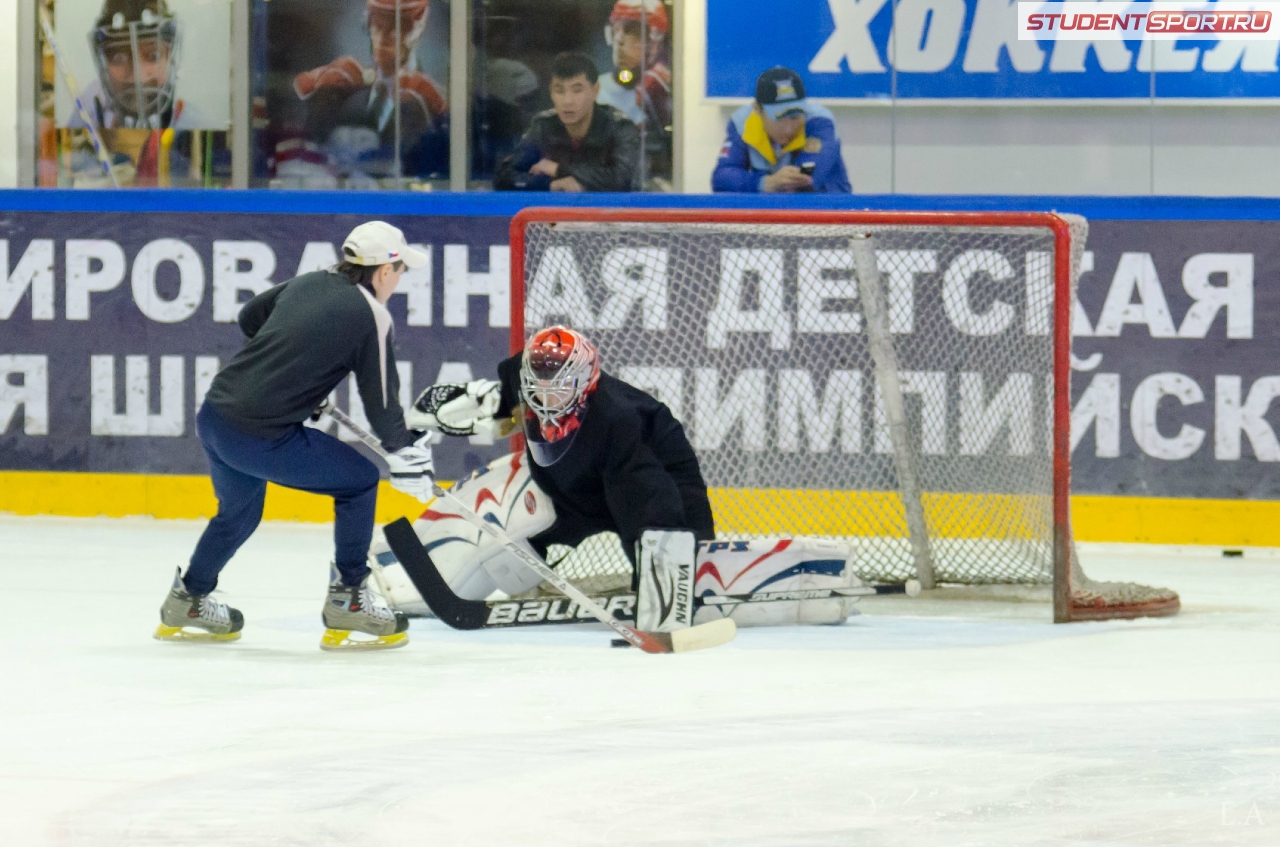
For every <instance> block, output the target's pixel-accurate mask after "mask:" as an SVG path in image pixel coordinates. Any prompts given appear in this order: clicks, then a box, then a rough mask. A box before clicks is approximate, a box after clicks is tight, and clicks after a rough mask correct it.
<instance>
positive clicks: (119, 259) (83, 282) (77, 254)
mask: <svg viewBox="0 0 1280 847" xmlns="http://www.w3.org/2000/svg"><path fill="white" fill-rule="evenodd" d="M66 256H67V285H66V292H67V302H66V305H65V307H64V308H65V309H66V313H67V320H69V321H87V320H89V295H90V294H92V293H97V292H102V291H111V290H112V289H114V288H116V287H117V286H118V285H120V283H121V282H123V281H124V272H125V267H126V262H125V258H124V251H123V250H121V249H120V245H119V244H117V243H115V242H114V241H102V240H98V239H83V240H81V239H77V238H71V239H68V240H67V245H66ZM95 261H96V262H98V263H99V265H100V267H99V268H98V269H97V270H96V271H95V270H93V269H92V267H93V263H94V262H95Z"/></svg>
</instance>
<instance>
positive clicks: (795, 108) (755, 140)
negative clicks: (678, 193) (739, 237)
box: [711, 67, 852, 194]
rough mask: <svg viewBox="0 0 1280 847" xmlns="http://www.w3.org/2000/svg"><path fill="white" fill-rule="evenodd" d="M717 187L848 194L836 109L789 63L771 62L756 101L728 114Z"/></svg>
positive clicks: (714, 184) (714, 177) (715, 181)
mask: <svg viewBox="0 0 1280 847" xmlns="http://www.w3.org/2000/svg"><path fill="white" fill-rule="evenodd" d="M711 188H712V190H713V191H736V192H747V193H759V192H769V193H773V192H782V193H787V192H801V191H816V192H819V193H824V194H848V193H850V191H852V189H851V188H850V187H849V176H848V174H846V173H845V169H844V160H843V159H841V158H840V139H838V138H836V125H835V120H834V119H833V118H832V115H831V112H830V111H828V110H827V109H826V108H824V107H823V106H819V105H818V104H817V103H811V102H809V100H807V99H806V98H805V93H804V82H803V81H802V80H801V79H800V75H799V74H797V73H796V72H795V71H793V70H791V69H790V68H782V67H777V68H770V69H769V70H767V71H765V72H764V73H762V74H760V78H759V79H757V80H756V99H755V102H753V103H750V104H748V105H746V106H743V107H742V108H741V109H739V110H738V111H736V112H734V113H733V117H732V118H730V119H729V127H728V130H727V132H726V137H725V140H724V146H723V147H721V148H720V160H719V161H718V162H717V163H716V170H715V173H713V174H712V175H711Z"/></svg>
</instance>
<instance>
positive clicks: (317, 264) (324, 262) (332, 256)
mask: <svg viewBox="0 0 1280 847" xmlns="http://www.w3.org/2000/svg"><path fill="white" fill-rule="evenodd" d="M336 264H338V251H337V250H335V249H334V247H333V245H332V244H331V243H329V242H328V241H308V242H307V246H306V247H303V248H302V258H300V259H298V269H297V270H296V271H294V274H293V275H294V276H302V275H303V274H309V273H311V272H313V271H327V270H328V269H329V268H331V267H333V266H334V265H336Z"/></svg>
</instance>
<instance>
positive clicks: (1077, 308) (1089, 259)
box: [1071, 250, 1093, 338]
mask: <svg viewBox="0 0 1280 847" xmlns="http://www.w3.org/2000/svg"><path fill="white" fill-rule="evenodd" d="M1091 271H1093V251H1092V250H1086V251H1084V255H1083V256H1081V257H1080V278H1081V279H1084V275H1085V274H1087V273H1090V272H1091ZM1071 334H1072V335H1074V336H1076V337H1077V338H1088V337H1090V336H1092V335H1093V324H1091V323H1090V322H1089V315H1088V313H1087V312H1085V310H1084V306H1081V305H1080V294H1079V292H1078V291H1076V292H1072V295H1071Z"/></svg>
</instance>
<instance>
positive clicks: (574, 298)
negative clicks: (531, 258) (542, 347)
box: [524, 247, 596, 329]
mask: <svg viewBox="0 0 1280 847" xmlns="http://www.w3.org/2000/svg"><path fill="white" fill-rule="evenodd" d="M524 315H525V318H524V319H525V326H526V327H527V328H536V327H544V326H550V325H551V324H552V323H553V319H556V320H565V321H568V324H569V326H571V327H574V328H575V329H591V328H592V327H594V326H595V325H596V321H595V315H593V314H592V313H591V304H590V302H589V301H588V300H587V289H586V287H585V286H584V285H583V284H582V271H581V269H580V268H579V267H578V260H577V259H576V258H575V257H574V255H573V249H572V248H571V247H548V248H547V249H546V250H545V251H544V252H543V254H542V258H541V260H539V262H538V269H537V271H535V272H534V274H533V281H532V282H530V283H529V288H528V290H527V291H526V292H525V301H524Z"/></svg>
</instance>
